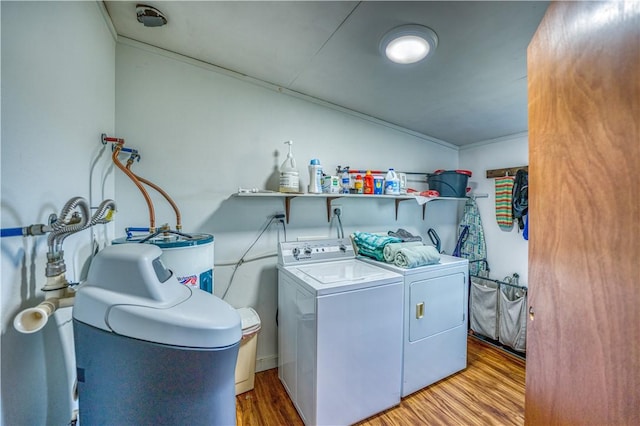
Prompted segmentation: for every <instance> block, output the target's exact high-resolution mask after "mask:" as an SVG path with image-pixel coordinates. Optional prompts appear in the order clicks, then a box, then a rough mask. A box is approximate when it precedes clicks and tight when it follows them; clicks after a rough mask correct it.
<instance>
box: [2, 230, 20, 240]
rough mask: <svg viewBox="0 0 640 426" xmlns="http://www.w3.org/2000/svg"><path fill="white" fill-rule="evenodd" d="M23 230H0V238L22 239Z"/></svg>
mask: <svg viewBox="0 0 640 426" xmlns="http://www.w3.org/2000/svg"><path fill="white" fill-rule="evenodd" d="M23 235H24V234H23V233H22V228H5V229H0V237H2V238H4V237H22V236H23Z"/></svg>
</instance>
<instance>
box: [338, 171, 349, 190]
mask: <svg viewBox="0 0 640 426" xmlns="http://www.w3.org/2000/svg"><path fill="white" fill-rule="evenodd" d="M350 188H351V178H350V177H349V167H345V168H344V169H342V179H341V180H340V193H341V194H348V193H349V192H350V191H349V189H350Z"/></svg>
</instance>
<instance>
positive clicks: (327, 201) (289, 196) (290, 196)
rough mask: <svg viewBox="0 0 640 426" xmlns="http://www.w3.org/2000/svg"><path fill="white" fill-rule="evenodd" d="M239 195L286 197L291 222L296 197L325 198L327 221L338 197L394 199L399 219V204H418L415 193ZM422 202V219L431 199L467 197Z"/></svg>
mask: <svg viewBox="0 0 640 426" xmlns="http://www.w3.org/2000/svg"><path fill="white" fill-rule="evenodd" d="M233 195H234V196H237V197H263V198H283V199H284V210H285V216H286V219H287V223H289V217H290V213H291V200H293V199H294V198H318V199H324V200H325V204H326V208H327V222H330V221H331V203H332V202H333V200H336V199H338V198H356V199H365V200H394V202H395V206H396V220H398V206H399V205H400V203H401V202H403V201H408V200H413V201H415V202H416V203H417V204H420V203H418V201H417V198H418V197H416V196H414V195H385V194H381V195H370V194H366V195H365V194H302V193H300V194H298V193H283V192H238V193H236V194H233ZM420 199H421V201H424V203H422V220H424V217H425V209H426V206H427V203H429V202H431V201H437V200H458V201H459V200H466V199H467V198H466V197H465V198H453V197H431V198H427V197H420Z"/></svg>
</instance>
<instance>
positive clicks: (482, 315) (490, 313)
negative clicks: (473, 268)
mask: <svg viewBox="0 0 640 426" xmlns="http://www.w3.org/2000/svg"><path fill="white" fill-rule="evenodd" d="M498 287H499V286H498V284H497V283H495V282H493V281H489V280H485V279H482V278H481V277H472V278H471V315H470V319H469V322H470V324H469V326H470V328H471V330H473V332H474V333H479V334H481V335H483V336H486V337H489V338H490V339H493V340H498V300H499V299H498V292H499V290H498Z"/></svg>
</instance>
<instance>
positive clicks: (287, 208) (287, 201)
mask: <svg viewBox="0 0 640 426" xmlns="http://www.w3.org/2000/svg"><path fill="white" fill-rule="evenodd" d="M292 198H296V196H295V195H287V196H286V197H284V214H285V216H286V217H287V224H288V223H289V212H290V211H291V199H292Z"/></svg>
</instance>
